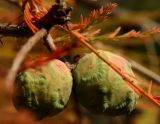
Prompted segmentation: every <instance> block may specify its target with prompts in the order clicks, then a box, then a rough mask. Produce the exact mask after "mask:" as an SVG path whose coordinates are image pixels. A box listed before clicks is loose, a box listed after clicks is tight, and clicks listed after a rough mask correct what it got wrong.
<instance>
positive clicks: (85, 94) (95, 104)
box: [73, 50, 138, 116]
mask: <svg viewBox="0 0 160 124" xmlns="http://www.w3.org/2000/svg"><path fill="white" fill-rule="evenodd" d="M99 53H100V54H101V55H103V56H104V57H106V59H108V60H109V61H111V62H112V63H114V64H115V65H117V66H118V67H119V68H120V69H121V70H122V71H123V72H125V73H128V74H130V75H133V76H134V74H133V72H132V69H131V65H130V63H129V62H128V61H126V60H125V59H124V58H122V57H120V56H118V55H115V54H113V53H111V52H107V51H102V50H99ZM73 76H74V82H75V90H76V95H77V98H78V100H79V102H80V103H81V104H82V105H83V106H84V107H86V108H87V109H88V110H89V111H91V112H93V113H97V114H105V115H111V116H115V115H120V114H126V113H129V112H131V111H132V110H133V109H134V108H135V105H136V101H137V98H138V96H137V95H136V94H135V92H134V91H133V90H132V89H131V88H130V87H129V86H128V85H127V83H126V82H125V81H124V80H123V79H122V77H121V76H120V75H119V74H118V73H117V72H115V71H114V70H113V69H112V68H111V67H109V66H108V65H107V64H106V63H104V62H103V61H102V60H101V59H100V58H98V57H97V56H96V55H95V54H94V53H90V54H86V55H85V56H83V57H82V58H81V59H80V60H79V62H78V64H77V66H76V68H75V70H74V71H73Z"/></svg>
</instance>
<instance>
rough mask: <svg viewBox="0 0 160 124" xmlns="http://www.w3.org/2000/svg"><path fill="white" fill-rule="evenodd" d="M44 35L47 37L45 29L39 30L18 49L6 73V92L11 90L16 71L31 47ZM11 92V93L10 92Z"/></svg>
mask: <svg viewBox="0 0 160 124" xmlns="http://www.w3.org/2000/svg"><path fill="white" fill-rule="evenodd" d="M45 35H47V31H46V30H45V29H41V30H39V31H38V32H37V33H36V34H35V35H33V36H32V37H31V38H30V39H29V40H28V42H27V43H26V44H24V45H23V47H22V48H21V49H20V51H19V52H18V54H17V55H16V57H15V58H14V61H13V64H12V67H11V69H10V70H9V72H8V75H7V77H6V80H5V86H6V88H7V90H10V89H12V85H13V82H14V80H15V77H16V74H17V72H18V69H19V67H20V65H21V63H22V62H23V60H24V59H25V57H26V55H27V53H28V52H29V51H30V50H31V49H32V48H33V46H34V45H35V44H36V43H37V42H38V41H39V40H40V39H42V38H43V37H44V36H45ZM11 92H12V91H11Z"/></svg>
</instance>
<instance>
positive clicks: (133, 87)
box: [70, 31, 160, 107]
mask: <svg viewBox="0 0 160 124" xmlns="http://www.w3.org/2000/svg"><path fill="white" fill-rule="evenodd" d="M70 33H71V35H73V36H75V37H76V38H77V39H78V40H79V41H81V42H82V43H83V44H84V45H85V46H86V47H88V48H89V49H90V50H91V51H92V52H94V53H95V54H96V55H97V56H98V57H99V58H100V59H101V60H103V61H104V62H105V63H106V64H108V65H109V66H110V67H111V68H112V69H113V70H114V71H116V72H117V73H118V74H119V75H120V76H121V77H122V78H123V79H124V80H125V81H126V82H127V84H128V85H129V86H131V88H132V89H133V90H134V91H135V90H138V91H139V92H140V93H141V94H142V95H144V96H145V97H146V98H148V99H149V100H150V101H152V102H153V103H155V104H156V105H157V106H158V107H160V102H159V101H157V100H156V99H155V98H154V97H153V96H152V95H150V94H148V93H146V92H145V91H144V90H143V89H142V88H140V87H138V86H137V85H136V84H135V83H134V82H135V81H134V80H132V79H130V78H129V77H128V76H126V74H124V73H123V72H122V71H121V70H119V68H118V67H117V66H116V65H114V64H113V63H112V62H110V61H109V60H107V59H106V58H105V57H103V56H102V55H101V54H99V52H98V51H97V50H96V49H95V48H94V47H93V46H91V45H90V44H89V43H88V41H87V40H86V38H85V37H83V35H81V34H80V33H79V32H76V31H70Z"/></svg>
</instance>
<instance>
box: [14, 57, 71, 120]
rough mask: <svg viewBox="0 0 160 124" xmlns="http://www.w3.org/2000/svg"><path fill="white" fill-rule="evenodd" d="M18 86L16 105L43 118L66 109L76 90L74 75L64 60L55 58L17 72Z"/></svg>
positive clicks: (16, 84)
mask: <svg viewBox="0 0 160 124" xmlns="http://www.w3.org/2000/svg"><path fill="white" fill-rule="evenodd" d="M14 86H15V90H14V91H15V92H14V93H15V95H14V97H13V102H14V105H15V107H16V108H17V109H27V110H31V111H32V112H33V113H35V114H36V116H37V117H38V118H39V119H41V118H44V117H46V116H52V115H55V114H57V113H59V112H60V111H62V110H63V109H64V107H65V106H66V104H67V102H68V100H69V97H70V94H71V90H72V75H71V72H70V70H69V69H68V68H67V66H66V65H65V64H64V63H63V62H61V61H60V60H53V61H51V62H49V63H47V64H45V65H43V66H39V67H36V68H34V69H27V70H24V71H23V72H20V73H19V74H17V77H16V81H15V85H14Z"/></svg>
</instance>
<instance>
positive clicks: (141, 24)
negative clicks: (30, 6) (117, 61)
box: [0, 0, 160, 124]
mask: <svg viewBox="0 0 160 124" xmlns="http://www.w3.org/2000/svg"><path fill="white" fill-rule="evenodd" d="M54 2H55V1H54V0H44V3H43V4H44V6H45V7H46V8H48V9H49V8H50V7H51V5H52V4H53V3H54ZM66 2H67V4H69V5H70V6H73V11H72V15H71V19H72V20H71V21H72V22H74V23H76V22H79V18H80V15H81V14H82V15H83V16H87V15H88V14H89V13H90V11H91V10H94V9H98V8H100V7H101V6H106V3H109V2H116V3H118V7H117V8H116V9H115V10H114V11H113V13H112V14H111V16H109V17H108V20H107V21H106V22H104V23H102V24H98V25H96V26H97V27H98V28H100V29H101V34H105V33H107V32H108V33H109V32H113V31H114V30H115V29H116V28H118V27H119V26H120V27H121V31H120V32H119V34H124V33H127V32H129V31H130V30H132V29H134V30H136V31H147V30H149V29H150V28H152V27H154V26H156V27H160V0H66ZM21 14H22V11H21V6H20V2H19V0H0V23H2V24H4V23H9V22H11V21H12V20H14V19H15V18H17V17H18V16H19V15H21ZM17 21H19V20H15V22H17ZM27 39H28V37H9V36H3V35H0V40H1V41H0V42H1V43H0V124H11V123H12V124H22V123H23V124H25V123H26V124H28V123H30V124H32V123H33V124H35V123H41V124H160V109H159V108H158V107H157V106H155V105H154V104H152V103H151V102H150V101H148V100H147V99H145V98H141V99H140V100H139V101H138V104H137V106H136V109H135V110H134V111H133V112H132V113H130V114H129V115H122V116H117V117H108V116H103V115H94V114H93V113H89V112H88V111H86V110H85V109H84V108H82V106H80V105H79V104H78V103H77V102H76V101H75V100H74V99H73V98H72V97H73V96H74V94H72V97H71V99H70V102H69V103H68V106H67V107H66V108H65V110H64V111H63V112H61V113H60V114H58V115H57V116H54V117H52V118H46V119H44V120H42V121H35V120H34V115H31V114H30V113H28V112H17V111H16V110H15V108H14V107H13V105H12V101H11V98H8V96H7V94H5V89H4V87H3V82H4V77H5V76H6V74H7V72H8V70H9V68H10V67H11V64H12V61H13V59H14V57H15V55H16V53H17V52H18V50H19V49H20V48H21V46H22V45H23V44H24V43H25V42H26V41H27ZM93 45H94V46H95V47H96V48H97V49H104V50H110V51H112V52H113V53H116V54H118V55H121V56H123V57H125V58H126V59H128V60H129V61H130V62H131V64H132V66H133V70H134V72H135V75H136V77H137V78H138V79H139V80H141V82H142V83H141V84H140V85H141V87H143V88H144V89H147V86H148V83H149V82H150V81H151V80H152V81H153V89H152V93H153V95H159V96H160V76H159V75H160V34H155V35H153V36H152V37H148V38H145V39H138V38H128V39H123V40H119V41H112V40H107V41H103V40H101V41H98V42H94V43H93ZM86 49H87V48H83V49H82V48H81V49H75V50H73V51H74V52H81V51H83V50H84V51H87V50H86ZM43 52H47V50H46V48H45V47H44V45H43V43H41V42H39V44H37V45H36V46H35V47H34V48H33V50H32V51H31V52H30V53H29V54H28V56H29V57H31V58H32V57H35V56H37V55H39V54H40V53H43Z"/></svg>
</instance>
